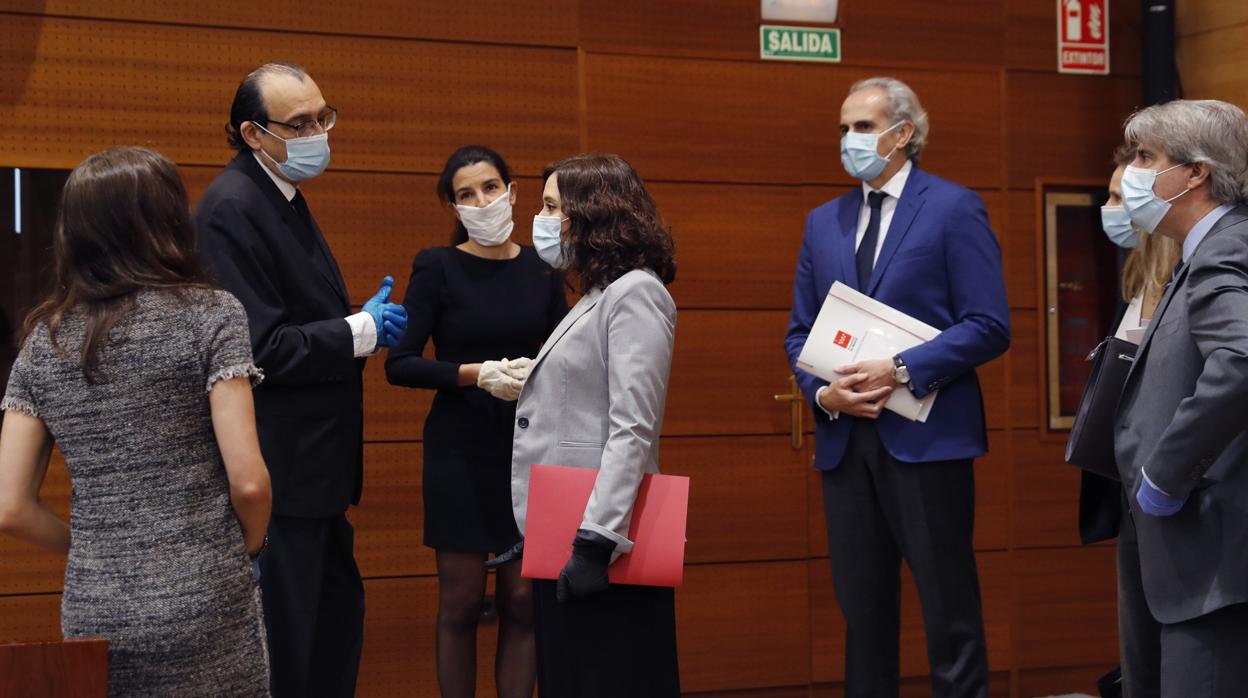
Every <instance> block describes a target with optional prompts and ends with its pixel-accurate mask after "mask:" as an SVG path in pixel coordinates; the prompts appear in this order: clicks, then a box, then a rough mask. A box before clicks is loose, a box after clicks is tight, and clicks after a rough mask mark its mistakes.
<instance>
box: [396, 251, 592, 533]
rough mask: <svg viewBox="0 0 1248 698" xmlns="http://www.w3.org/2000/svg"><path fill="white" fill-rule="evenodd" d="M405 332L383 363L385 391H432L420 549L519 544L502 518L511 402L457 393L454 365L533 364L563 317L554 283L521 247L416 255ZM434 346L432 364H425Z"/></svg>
mask: <svg viewBox="0 0 1248 698" xmlns="http://www.w3.org/2000/svg"><path fill="white" fill-rule="evenodd" d="M403 305H404V306H405V307H406V308H407V314H408V324H407V331H406V332H405V333H404V334H403V339H402V340H401V341H400V342H399V345H398V346H397V347H395V348H393V349H391V350H390V355H389V357H388V358H387V359H386V378H387V379H388V380H389V381H390V383H392V384H394V385H403V386H407V387H411V388H432V389H434V390H437V391H438V392H437V395H435V396H434V398H433V407H432V409H430V411H429V416H428V418H427V419H425V432H424V448H425V463H424V503H425V545H427V546H429V547H431V548H435V549H437V550H443V551H447V552H493V553H498V552H502V551H504V550H506V549H508V548H510V547H511V546H512V545H513V544H514V543H515V542H516V541H518V540H519V539H520V532H519V531H518V530H517V528H516V521H515V518H514V516H513V515H512V511H511V441H512V428H513V423H514V421H515V417H516V403H514V402H506V401H503V400H499V399H498V398H495V397H493V396H492V395H490V394H489V393H487V392H485V391H484V390H481V389H480V388H477V387H476V386H472V387H459V386H458V385H457V382H458V379H459V367H460V365H461V364H472V363H481V362H483V361H490V360H495V361H496V360H500V359H503V358H508V359H515V358H518V357H521V356H526V357H529V358H534V357H535V356H536V355H537V351H538V349H539V348H540V347H541V344H542V342H543V341H544V340H545V339H546V337H547V336H548V335H549V334H550V332H551V330H553V329H554V327H555V325H557V324H558V323H559V321H560V320H562V319H563V316H564V315H566V314H567V312H568V304H567V300H566V297H565V296H564V283H563V277H562V275H561V274H559V273H558V272H555V271H554V270H553V269H551V268H550V266H549V265H547V264H546V263H545V262H543V261H542V260H541V258H540V257H538V256H537V253H536V252H535V251H534V250H533V248H532V247H525V246H521V248H520V254H519V255H518V256H516V257H515V258H514V259H501V260H500V259H485V258H483V257H478V256H476V255H474V254H470V253H468V252H464V251H463V250H460V249H459V248H456V247H435V248H431V249H427V250H423V251H421V252H420V253H419V254H417V255H416V259H415V260H414V261H413V262H412V277H411V280H410V281H409V282H408V285H407V292H406V294H405V296H404V298H403ZM430 339H432V340H433V344H434V348H435V350H434V358H432V359H429V358H424V357H422V353H423V352H424V349H425V344H426V343H428V342H429V340H430Z"/></svg>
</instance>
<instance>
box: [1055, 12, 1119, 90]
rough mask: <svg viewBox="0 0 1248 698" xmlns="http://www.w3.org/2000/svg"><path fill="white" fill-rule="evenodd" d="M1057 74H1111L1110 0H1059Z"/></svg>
mask: <svg viewBox="0 0 1248 698" xmlns="http://www.w3.org/2000/svg"><path fill="white" fill-rule="evenodd" d="M1057 72H1059V73H1082V74H1092V75H1109V0H1057Z"/></svg>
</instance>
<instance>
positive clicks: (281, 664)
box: [260, 515, 364, 698]
mask: <svg viewBox="0 0 1248 698" xmlns="http://www.w3.org/2000/svg"><path fill="white" fill-rule="evenodd" d="M354 543H355V531H354V530H353V529H352V528H351V524H350V523H349V522H348V521H347V517H346V516H345V515H339V516H335V517H331V518H324V519H322V518H317V519H305V518H297V517H288V516H274V517H273V518H272V519H271V520H270V521H269V548H268V550H266V551H265V554H264V556H263V557H262V558H261V559H260V571H261V576H260V587H261V589H262V591H263V592H264V620H265V625H266V626H267V628H268V633H269V660H270V663H271V665H272V675H273V695H274V696H275V698H312V697H316V698H319V697H320V696H326V697H331V696H332V697H335V698H337V697H341V698H351V697H352V696H354V695H355V681H356V676H357V675H358V674H359V669H360V650H361V649H362V648H363V644H364V583H363V581H362V580H361V579H360V570H359V568H358V567H356V565H355V555H354V551H353V548H354Z"/></svg>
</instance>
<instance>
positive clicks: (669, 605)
mask: <svg viewBox="0 0 1248 698" xmlns="http://www.w3.org/2000/svg"><path fill="white" fill-rule="evenodd" d="M543 179H544V180H545V189H544V190H543V192H542V195H543V207H542V211H541V212H540V213H538V214H537V216H535V217H534V222H533V243H534V246H535V247H536V248H537V250H538V254H539V255H541V256H542V258H543V259H545V260H546V261H547V262H548V263H550V264H551V265H552V266H554V267H556V268H560V269H564V270H565V271H566V272H567V273H568V274H569V276H570V277H571V278H575V279H577V280H578V281H579V286H580V290H581V292H582V294H583V296H582V297H581V300H580V302H578V303H577V304H576V306H575V307H573V308H572V310H571V312H569V313H568V315H567V316H566V317H565V318H564V319H563V321H562V322H561V323H560V324H559V325H558V326H557V327H556V328H555V330H554V332H552V333H551V335H550V337H549V338H547V340H546V343H545V345H544V346H543V347H542V350H541V351H540V352H539V353H538V355H537V358H536V359H535V360H534V362H533V365H532V368H531V369H530V373H529V376H528V380H527V381H526V383H525V386H524V388H523V390H522V392H521V394H520V400H519V404H518V405H517V408H516V424H515V430H514V433H515V438H514V442H513V449H512V462H511V486H512V508H513V510H514V513H515V516H516V523H517V525H518V526H519V528H520V531H521V532H522V533H523V532H524V521H525V513H526V510H527V507H528V490H529V469H530V466H531V465H532V464H534V463H546V464H550V465H567V466H578V467H583V468H594V469H596V470H598V477H597V481H596V482H595V485H594V490H593V494H592V495H591V496H590V499H589V504H588V505H587V506H586V508H585V515H584V518H583V519H582V523H581V526H580V530H578V531H577V534H576V539H575V541H574V543H573V548H572V558H571V559H570V560H569V561H568V564H567V566H566V567H565V568H564V569H563V572H562V574H561V575H560V577H559V580H558V581H557V582H552V581H547V580H535V581H534V584H533V593H534V610H535V613H536V631H537V663H538V685H539V687H540V689H541V695H542V698H552V697H553V698H558V697H561V696H576V697H583V696H595V697H596V698H609V697H610V696H630V697H632V696H646V697H647V698H663V697H664V696H673V697H675V696H679V695H680V678H679V672H678V670H677V660H676V615H675V596H674V592H673V590H672V589H670V588H659V587H642V586H623V585H608V584H607V568H608V566H609V565H610V564H611V563H612V562H613V561H614V560H615V559H617V558H618V557H619V556H621V555H627V554H628V553H629V551H630V550H631V549H632V546H633V542H632V541H631V540H629V538H628V529H629V523H630V522H631V520H632V512H633V501H634V499H635V498H636V496H637V488H638V486H639V485H640V483H641V476H642V475H643V474H644V473H653V472H658V469H659V467H658V466H659V431H660V427H661V426H662V423H663V407H664V402H665V401H666V398H667V380H668V373H669V370H670V368H671V363H672V342H673V339H674V336H675V330H676V305H675V303H673V302H672V297H671V296H670V295H669V294H668V292H667V289H666V288H665V285H666V284H669V283H671V282H672V280H673V279H674V278H675V276H676V264H675V260H674V259H673V248H674V246H673V243H672V238H671V235H670V234H669V233H668V231H667V229H666V228H665V227H664V226H663V225H662V223H661V222H660V220H659V216H658V211H657V210H656V208H655V205H654V200H653V199H652V198H651V197H650V194H649V192H647V191H646V187H645V185H644V184H643V183H642V181H641V178H640V177H638V176H637V173H636V172H635V171H633V168H632V167H631V166H629V164H628V163H627V162H625V161H624V160H623V159H621V158H619V157H618V156H614V155H589V156H578V157H573V158H567V159H565V160H561V161H559V162H557V163H555V164H553V165H551V166H550V167H548V168H547V169H546V172H545V175H544V177H543Z"/></svg>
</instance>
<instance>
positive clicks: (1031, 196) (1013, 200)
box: [996, 157, 1113, 340]
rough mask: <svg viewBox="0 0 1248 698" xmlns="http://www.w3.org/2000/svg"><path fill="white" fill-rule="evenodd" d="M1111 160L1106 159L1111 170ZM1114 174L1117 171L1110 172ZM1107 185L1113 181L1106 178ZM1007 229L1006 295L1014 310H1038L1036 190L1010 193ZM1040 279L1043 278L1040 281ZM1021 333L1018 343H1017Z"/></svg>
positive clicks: (1040, 283)
mask: <svg viewBox="0 0 1248 698" xmlns="http://www.w3.org/2000/svg"><path fill="white" fill-rule="evenodd" d="M1109 164H1110V158H1109V157H1106V158H1105V167H1106V168H1107V169H1108V168H1109ZM1110 173H1111V174H1112V173H1113V170H1110ZM1105 181H1106V183H1108V182H1109V178H1108V177H1106V179H1105ZM1003 196H1004V199H1005V202H1004V208H1005V216H1004V217H1005V221H1006V223H1005V225H1004V226H1003V227H1001V228H996V230H997V234H998V237H999V239H1000V240H1001V252H1002V257H1003V259H1004V264H1003V266H1004V267H1005V292H1006V295H1007V296H1009V299H1010V307H1011V308H1035V307H1036V306H1037V305H1038V304H1039V303H1042V302H1043V300H1042V299H1041V298H1040V295H1039V294H1040V293H1041V289H1042V288H1043V287H1044V283H1043V278H1042V277H1040V273H1039V270H1040V269H1041V267H1040V266H1039V265H1037V263H1036V258H1037V255H1038V254H1039V251H1040V250H1041V249H1043V247H1041V246H1039V245H1038V244H1037V242H1038V241H1039V239H1040V235H1041V231H1039V230H1038V229H1037V225H1036V194H1035V192H1034V191H1032V190H1030V189H1029V190H1027V191H1010V192H1006V193H1005V194H1004V195H1003ZM1038 277H1039V278H1038ZM1017 334H1018V333H1017V332H1015V335H1016V337H1015V339H1016V340H1017Z"/></svg>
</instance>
